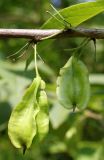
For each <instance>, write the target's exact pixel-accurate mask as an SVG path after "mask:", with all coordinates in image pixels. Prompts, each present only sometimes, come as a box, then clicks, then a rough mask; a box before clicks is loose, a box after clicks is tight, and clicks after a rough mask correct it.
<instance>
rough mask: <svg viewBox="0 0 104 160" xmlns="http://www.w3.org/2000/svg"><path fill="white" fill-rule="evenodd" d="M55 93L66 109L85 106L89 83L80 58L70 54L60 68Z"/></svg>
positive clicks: (87, 100) (85, 69)
mask: <svg viewBox="0 0 104 160" xmlns="http://www.w3.org/2000/svg"><path fill="white" fill-rule="evenodd" d="M56 93H57V97H58V100H59V102H60V103H61V104H62V105H63V106H64V107H65V108H67V109H71V108H73V110H74V109H75V108H76V107H77V108H78V109H84V108H85V107H87V105H88V102H89V98H90V84H89V77H88V70H87V68H86V66H85V65H84V63H83V62H82V61H81V60H79V59H77V58H76V57H74V56H72V57H71V58H70V59H69V60H68V62H67V63H66V64H65V66H64V67H63V68H62V69H61V70H60V76H59V77H58V79H57V91H56Z"/></svg>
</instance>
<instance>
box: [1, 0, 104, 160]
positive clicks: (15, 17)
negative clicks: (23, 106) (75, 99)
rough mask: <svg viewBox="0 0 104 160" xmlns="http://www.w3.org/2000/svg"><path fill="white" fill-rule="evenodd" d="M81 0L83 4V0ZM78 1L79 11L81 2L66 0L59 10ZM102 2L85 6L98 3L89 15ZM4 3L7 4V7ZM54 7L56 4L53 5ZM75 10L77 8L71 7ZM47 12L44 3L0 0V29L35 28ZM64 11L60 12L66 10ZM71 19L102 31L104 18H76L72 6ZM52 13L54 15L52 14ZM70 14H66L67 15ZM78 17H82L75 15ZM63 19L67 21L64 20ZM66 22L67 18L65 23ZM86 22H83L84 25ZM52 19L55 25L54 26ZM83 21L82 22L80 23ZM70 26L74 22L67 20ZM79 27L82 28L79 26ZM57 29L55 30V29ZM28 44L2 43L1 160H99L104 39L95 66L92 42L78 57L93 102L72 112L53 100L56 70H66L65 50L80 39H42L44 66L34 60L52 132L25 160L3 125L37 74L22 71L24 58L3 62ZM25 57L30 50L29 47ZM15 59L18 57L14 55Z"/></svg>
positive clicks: (103, 150)
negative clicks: (43, 86) (43, 83)
mask: <svg viewBox="0 0 104 160" xmlns="http://www.w3.org/2000/svg"><path fill="white" fill-rule="evenodd" d="M83 2H84V1H83ZM72 3H74V5H75V4H76V3H78V4H77V5H78V6H81V7H83V5H85V3H83V4H81V5H80V4H79V1H73V2H72V0H67V1H61V0H60V4H59V6H58V7H59V8H64V7H68V8H67V9H65V10H67V13H69V11H68V10H70V8H69V6H70V4H72ZM103 3H104V2H103V0H101V1H100V0H99V1H96V2H86V4H87V5H88V6H89V5H90V4H91V5H92V4H94V5H96V7H95V8H96V9H95V8H93V7H91V10H90V11H91V12H90V13H91V15H92V17H93V16H95V15H96V14H98V13H100V12H102V11H103V10H104V5H103ZM5 4H6V5H5ZM56 6H57V5H56ZM73 7H75V6H73ZM46 10H51V9H50V7H49V2H48V1H46V0H42V1H41V0H35V1H33V0H31V2H29V3H28V1H19V0H15V1H13V0H6V1H3V0H1V1H0V21H1V23H0V27H3V28H39V27H40V26H41V25H42V24H43V22H45V21H46V20H47V19H48V17H49V15H47V14H46V13H45V11H46ZM65 10H64V9H62V10H61V12H65ZM74 11H76V13H75V12H73V13H72V14H74V17H73V18H72V19H73V21H74V23H76V24H75V25H79V24H80V23H82V22H83V26H87V27H96V28H97V27H102V26H103V25H104V22H103V21H102V19H103V18H104V14H100V15H97V16H95V17H93V18H92V19H91V20H90V19H89V20H87V19H88V18H90V17H91V15H90V16H89V17H88V14H87V18H86V17H85V19H84V20H83V21H82V14H84V13H86V12H87V13H88V10H86V12H83V13H82V12H80V10H79V11H78V13H79V14H80V13H81V19H80V20H79V18H78V19H77V20H76V17H75V15H76V14H77V10H76V7H75V9H74ZM52 12H53V11H52ZM69 14H70V13H69ZM79 16H80V15H79ZM64 18H65V17H64ZM65 20H67V18H66V19H65ZM85 20H87V21H85ZM53 21H54V22H55V23H53ZM84 21H85V22H84ZM48 23H49V28H50V27H52V28H54V27H55V26H56V23H57V24H58V26H61V24H59V22H58V21H56V19H54V18H51V20H48V22H47V25H48ZM69 23H72V21H70V19H69ZM81 26H82V24H81ZM57 28H58V27H57ZM25 42H26V40H14V39H5V40H0V52H1V53H0V160H5V159H7V160H13V159H16V160H19V159H21V160H24V159H27V160H34V159H36V160H61V159H62V160H64V159H65V160H92V159H94V160H103V157H104V64H103V63H104V54H103V52H104V45H103V40H99V41H97V55H96V62H95V61H94V45H93V43H92V42H90V43H89V44H88V45H87V46H85V47H84V51H83V54H82V56H81V59H82V60H83V61H84V63H85V64H86V65H87V67H88V69H89V72H90V82H91V91H92V93H91V98H90V101H89V104H88V107H87V109H85V110H84V111H80V112H78V111H76V112H75V113H73V112H72V111H69V110H67V109H64V108H63V107H62V106H60V104H59V103H58V101H57V98H56V93H55V92H56V79H57V76H58V73H59V69H60V68H61V67H62V66H64V64H65V63H66V61H67V59H69V57H70V56H71V55H72V52H71V51H70V50H65V49H69V48H75V47H77V46H78V45H79V44H80V43H81V42H82V39H81V38H74V39H59V40H58V42H57V40H46V41H43V42H41V43H39V44H38V53H39V55H40V56H41V57H42V59H43V60H44V62H45V63H43V62H42V61H41V60H40V59H39V60H38V68H39V73H40V75H41V77H42V79H44V80H45V81H46V83H47V85H46V92H47V94H48V99H49V105H50V130H49V133H48V134H47V136H46V137H45V138H44V140H43V141H42V142H41V143H38V142H37V141H36V140H34V142H33V144H32V147H31V149H30V150H28V151H27V152H26V154H25V155H24V156H23V155H22V151H21V150H20V151H18V150H17V149H15V148H14V147H13V146H12V145H11V143H10V141H9V138H8V135H7V123H8V119H9V117H10V113H11V110H12V107H13V106H15V105H16V104H17V103H18V102H19V101H20V99H21V97H22V95H23V94H24V91H25V89H26V88H27V87H28V85H29V84H30V83H31V81H32V79H33V78H34V76H35V73H34V63H31V64H30V66H29V68H28V70H27V71H24V68H25V61H26V57H22V58H21V59H19V60H18V59H17V60H16V61H13V58H11V59H9V60H8V59H6V57H7V56H8V55H10V53H13V52H15V51H16V50H18V49H19V48H20V47H21V46H23V44H24V43H25ZM26 52H27V54H31V53H32V52H33V50H32V49H31V48H29V49H28V50H27V51H26ZM15 59H16V57H15Z"/></svg>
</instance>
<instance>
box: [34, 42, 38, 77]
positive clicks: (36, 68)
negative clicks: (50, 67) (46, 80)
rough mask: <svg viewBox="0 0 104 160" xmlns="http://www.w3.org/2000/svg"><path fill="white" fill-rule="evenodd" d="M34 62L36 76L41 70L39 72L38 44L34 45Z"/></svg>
mask: <svg viewBox="0 0 104 160" xmlns="http://www.w3.org/2000/svg"><path fill="white" fill-rule="evenodd" d="M33 48H34V62H35V72H36V77H38V76H39V72H38V67H37V45H36V44H35V45H34V47H33Z"/></svg>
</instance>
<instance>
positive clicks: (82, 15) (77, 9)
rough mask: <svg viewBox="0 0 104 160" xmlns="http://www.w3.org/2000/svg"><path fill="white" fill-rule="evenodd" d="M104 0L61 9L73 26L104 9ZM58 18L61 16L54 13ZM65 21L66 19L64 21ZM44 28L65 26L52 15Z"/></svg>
mask: <svg viewBox="0 0 104 160" xmlns="http://www.w3.org/2000/svg"><path fill="white" fill-rule="evenodd" d="M103 4H104V2H103V1H98V2H85V3H80V4H76V5H72V6H70V7H67V8H64V9H62V10H60V11H59V13H60V14H61V15H62V16H63V18H64V19H65V21H67V22H68V23H70V24H71V25H72V27H75V26H78V25H79V24H81V23H82V22H84V21H86V20H88V19H90V18H92V17H94V16H95V15H97V14H99V13H101V12H103V11H104V5H103ZM54 16H55V17H56V18H59V16H58V14H55V15H54ZM63 22H64V21H63ZM42 28H48V29H51V28H54V29H55V28H56V29H62V28H65V25H64V23H63V24H62V23H60V22H59V21H57V20H56V19H55V18H54V17H51V18H50V19H49V20H48V21H47V22H46V23H44V24H43V26H42Z"/></svg>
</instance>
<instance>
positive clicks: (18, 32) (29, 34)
mask: <svg viewBox="0 0 104 160" xmlns="http://www.w3.org/2000/svg"><path fill="white" fill-rule="evenodd" d="M46 37H49V38H55V39H57V38H66V37H67V38H72V37H89V38H96V39H104V29H85V28H73V29H67V30H59V29H46V30H45V29H44V30H42V29H0V38H1V39H3V38H25V39H34V40H35V41H40V40H42V39H44V38H46Z"/></svg>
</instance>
